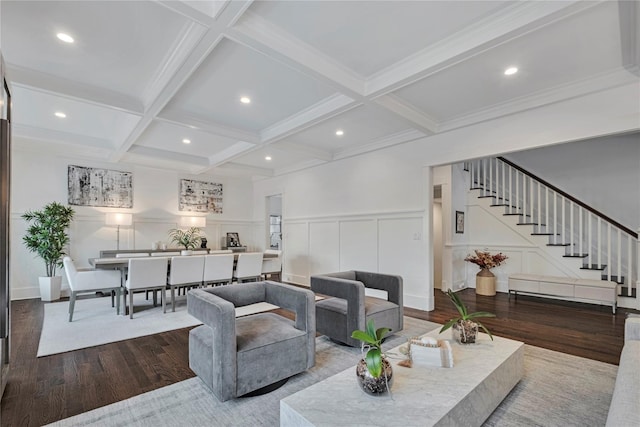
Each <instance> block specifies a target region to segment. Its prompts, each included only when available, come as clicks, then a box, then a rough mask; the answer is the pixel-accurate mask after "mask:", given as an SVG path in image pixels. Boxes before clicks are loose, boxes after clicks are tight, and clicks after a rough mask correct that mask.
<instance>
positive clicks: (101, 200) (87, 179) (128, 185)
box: [67, 165, 133, 208]
mask: <svg viewBox="0 0 640 427" xmlns="http://www.w3.org/2000/svg"><path fill="white" fill-rule="evenodd" d="M67 176H68V202H69V204H70V205H75V206H101V207H109V208H132V207H133V174H132V173H131V172H122V171H115V170H109V169H101V168H90V167H84V166H75V165H69V167H68V174H67Z"/></svg>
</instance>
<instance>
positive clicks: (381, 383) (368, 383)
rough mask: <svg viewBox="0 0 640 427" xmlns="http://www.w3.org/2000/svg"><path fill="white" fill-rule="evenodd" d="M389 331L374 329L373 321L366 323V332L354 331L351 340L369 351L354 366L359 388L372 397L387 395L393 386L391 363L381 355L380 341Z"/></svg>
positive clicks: (387, 329) (386, 329)
mask: <svg viewBox="0 0 640 427" xmlns="http://www.w3.org/2000/svg"><path fill="white" fill-rule="evenodd" d="M390 331H391V329H389V328H379V329H376V328H375V326H374V324H373V320H369V322H368V323H367V330H366V331H361V330H356V331H353V332H352V333H351V338H355V339H357V340H360V341H362V350H363V351H364V350H365V347H368V348H369V350H368V351H367V354H366V355H365V357H364V358H362V359H360V361H359V362H358V364H357V365H356V376H357V379H358V384H359V385H360V388H361V389H362V390H363V391H364V392H365V393H367V394H369V395H372V396H381V395H384V394H387V393H388V392H389V390H390V389H391V385H392V384H393V369H392V368H391V363H390V362H389V361H388V360H387V358H386V357H384V354H383V353H382V341H383V340H384V337H385V335H387V334H388V333H389V332H390Z"/></svg>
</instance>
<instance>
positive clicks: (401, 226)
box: [378, 217, 430, 309]
mask: <svg viewBox="0 0 640 427" xmlns="http://www.w3.org/2000/svg"><path fill="white" fill-rule="evenodd" d="M423 224H424V219H423V218H422V217H411V218H397V219H381V220H379V221H378V235H379V241H378V265H379V272H380V273H388V274H397V275H400V276H402V278H403V283H404V294H405V304H406V305H407V306H410V307H415V308H422V309H426V307H427V305H428V301H429V298H430V296H429V295H427V292H428V289H429V286H428V284H429V282H428V280H429V279H428V278H427V272H428V270H429V268H428V263H427V259H426V248H425V243H424V241H423V236H424V232H423Z"/></svg>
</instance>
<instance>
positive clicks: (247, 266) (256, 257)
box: [233, 252, 262, 283]
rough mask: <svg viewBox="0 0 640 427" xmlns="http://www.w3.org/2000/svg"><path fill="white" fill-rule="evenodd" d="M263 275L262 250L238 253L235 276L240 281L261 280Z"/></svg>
mask: <svg viewBox="0 0 640 427" xmlns="http://www.w3.org/2000/svg"><path fill="white" fill-rule="evenodd" d="M261 275H262V252H249V253H241V254H238V263H237V264H236V269H235V272H234V273H233V278H234V279H235V280H236V281H237V282H238V283H241V282H245V281H249V280H256V281H257V280H260V276H261Z"/></svg>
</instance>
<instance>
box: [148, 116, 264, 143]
mask: <svg viewBox="0 0 640 427" xmlns="http://www.w3.org/2000/svg"><path fill="white" fill-rule="evenodd" d="M155 120H156V121H158V122H164V123H169V124H171V125H175V126H181V127H184V128H187V129H194V130H197V131H202V132H206V133H210V134H212V135H214V136H222V137H225V138H231V139H237V140H239V141H247V142H251V143H252V144H259V143H260V142H261V140H260V136H259V135H258V134H257V133H254V132H248V131H245V130H242V129H237V128H233V127H230V126H225V125H221V124H217V123H210V122H204V121H202V120H198V119H196V118H193V117H187V116H184V115H182V114H179V113H176V112H163V115H162V116H158V117H156V119H155Z"/></svg>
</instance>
